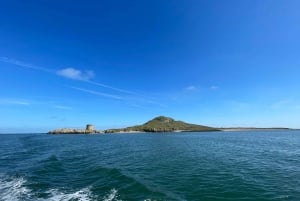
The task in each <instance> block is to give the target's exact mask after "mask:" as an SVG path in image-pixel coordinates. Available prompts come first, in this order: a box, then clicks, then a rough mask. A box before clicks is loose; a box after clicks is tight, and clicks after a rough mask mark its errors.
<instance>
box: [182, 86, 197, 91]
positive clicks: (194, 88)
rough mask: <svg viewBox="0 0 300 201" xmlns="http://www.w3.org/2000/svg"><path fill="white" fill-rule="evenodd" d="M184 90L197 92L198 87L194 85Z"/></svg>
mask: <svg viewBox="0 0 300 201" xmlns="http://www.w3.org/2000/svg"><path fill="white" fill-rule="evenodd" d="M184 90H186V91H197V90H198V87H196V86H194V85H190V86H187V87H185V88H184Z"/></svg>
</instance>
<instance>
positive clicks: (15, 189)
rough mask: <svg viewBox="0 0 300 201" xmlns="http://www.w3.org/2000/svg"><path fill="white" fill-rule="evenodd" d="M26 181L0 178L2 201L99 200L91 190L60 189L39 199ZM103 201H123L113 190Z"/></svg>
mask: <svg viewBox="0 0 300 201" xmlns="http://www.w3.org/2000/svg"><path fill="white" fill-rule="evenodd" d="M26 182H27V181H26V179H25V178H23V177H19V178H9V177H3V176H0V201H23V200H36V201H93V200H99V199H97V197H95V196H93V195H92V192H91V190H90V188H83V189H80V190H78V191H75V192H63V191H61V190H59V189H51V190H49V191H46V193H47V194H49V197H48V198H37V197H35V196H34V194H33V192H32V190H30V189H28V188H27V187H26V186H25V184H26ZM101 200H103V201H122V200H120V199H118V191H117V190H116V189H114V188H113V189H111V190H110V191H109V192H108V194H107V195H106V196H104V197H103V198H102V199H101Z"/></svg>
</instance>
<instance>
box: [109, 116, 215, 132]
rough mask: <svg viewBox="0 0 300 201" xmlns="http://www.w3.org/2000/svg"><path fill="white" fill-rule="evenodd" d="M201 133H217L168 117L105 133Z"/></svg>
mask: <svg viewBox="0 0 300 201" xmlns="http://www.w3.org/2000/svg"><path fill="white" fill-rule="evenodd" d="M174 131H181V132H188V131H189V132H201V131H219V130H218V129H216V128H212V127H208V126H202V125H196V124H189V123H185V122H183V121H176V120H174V119H172V118H170V117H164V116H159V117H156V118H154V119H152V120H150V121H148V122H146V123H145V124H143V125H138V126H131V127H127V128H123V129H109V130H106V131H105V132H106V133H114V132H174Z"/></svg>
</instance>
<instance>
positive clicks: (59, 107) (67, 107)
mask: <svg viewBox="0 0 300 201" xmlns="http://www.w3.org/2000/svg"><path fill="white" fill-rule="evenodd" d="M54 108H56V109H62V110H71V109H72V107H69V106H64V105H55V106H54Z"/></svg>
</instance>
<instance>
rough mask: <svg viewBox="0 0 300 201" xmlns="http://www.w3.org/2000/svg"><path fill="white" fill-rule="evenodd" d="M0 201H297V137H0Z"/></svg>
mask: <svg viewBox="0 0 300 201" xmlns="http://www.w3.org/2000/svg"><path fill="white" fill-rule="evenodd" d="M0 200H1V201H21V200H22V201H28V200H33V201H46V200H49V201H90V200H95V201H98V200H100V201H173V200H174V201H194V200H195V201H198V200H199V201H201V200H203V201H206V200H220V201H223V200H224V201H225V200H226V201H232V200H238V201H240V200H241V201H247V200H249V201H250V200H261V201H264V200H266V201H267V200H275V201H276V200H278V201H279V200H293V201H300V131H251V132H249V131H241V132H200V133H196V132H193V133H188V132H187V133H151V134H150V133H143V134H142V133H140V134H139V133H138V134H97V135H48V134H2V135H0Z"/></svg>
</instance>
